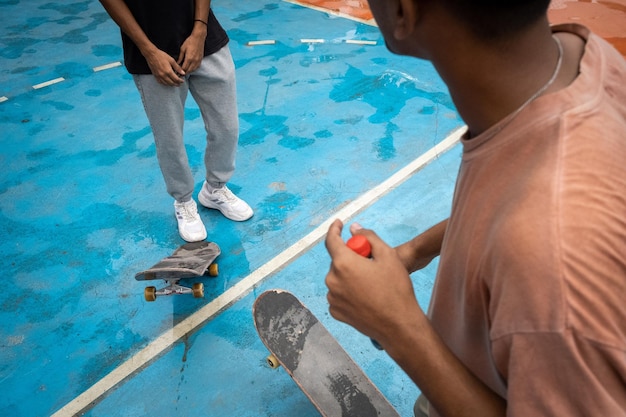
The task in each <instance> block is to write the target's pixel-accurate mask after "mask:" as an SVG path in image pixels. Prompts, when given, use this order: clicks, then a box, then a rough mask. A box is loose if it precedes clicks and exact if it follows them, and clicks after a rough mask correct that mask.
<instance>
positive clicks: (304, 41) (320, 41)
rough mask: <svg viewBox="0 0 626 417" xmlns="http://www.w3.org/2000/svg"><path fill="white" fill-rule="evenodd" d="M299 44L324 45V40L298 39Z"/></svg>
mask: <svg viewBox="0 0 626 417" xmlns="http://www.w3.org/2000/svg"><path fill="white" fill-rule="evenodd" d="M300 42H301V43H324V42H325V41H324V39H300Z"/></svg>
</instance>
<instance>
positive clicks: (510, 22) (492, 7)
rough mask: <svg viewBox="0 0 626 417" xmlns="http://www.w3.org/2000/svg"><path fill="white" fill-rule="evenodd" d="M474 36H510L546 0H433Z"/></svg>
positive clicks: (525, 24)
mask: <svg viewBox="0 0 626 417" xmlns="http://www.w3.org/2000/svg"><path fill="white" fill-rule="evenodd" d="M435 1H438V2H439V3H440V5H441V6H443V7H445V8H446V9H447V10H448V12H449V13H450V14H452V15H453V16H455V17H456V19H457V20H459V21H460V22H463V23H464V24H465V26H466V27H467V28H468V29H469V30H470V31H471V32H473V33H474V34H475V35H476V36H477V37H478V38H481V39H483V40H486V41H490V40H491V41H497V40H502V39H507V38H510V37H514V36H515V35H516V34H517V33H519V32H520V31H522V30H524V29H526V28H527V27H528V26H529V25H531V24H533V23H535V22H536V21H537V20H538V19H539V18H541V17H542V16H544V15H545V13H546V11H547V10H548V7H549V5H550V0H435Z"/></svg>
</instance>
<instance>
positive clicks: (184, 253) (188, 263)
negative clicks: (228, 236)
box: [135, 241, 221, 301]
mask: <svg viewBox="0 0 626 417" xmlns="http://www.w3.org/2000/svg"><path fill="white" fill-rule="evenodd" d="M220 253H221V250H220V248H219V246H217V245H216V244H215V243H213V242H207V241H201V242H193V243H186V244H184V245H182V246H180V247H179V248H178V249H176V250H175V251H174V253H172V254H171V255H170V256H168V257H167V258H164V259H162V260H161V261H159V262H158V263H156V264H155V265H153V266H152V267H150V268H149V269H146V270H145V271H141V272H137V273H136V274H135V279H136V280H138V281H146V280H154V279H163V280H165V281H166V282H167V283H168V286H166V287H165V288H162V289H160V290H157V289H156V287H146V289H145V291H144V296H145V299H146V301H154V300H155V299H156V297H157V296H158V295H172V294H188V293H191V294H193V295H194V297H203V296H204V286H203V284H202V283H196V284H194V285H193V288H188V287H185V286H182V285H178V281H179V280H181V279H184V278H195V277H201V276H205V275H209V276H217V274H218V268H217V264H216V263H214V261H215V258H217V257H218V256H219V255H220Z"/></svg>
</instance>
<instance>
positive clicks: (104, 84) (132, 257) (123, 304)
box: [0, 0, 461, 416]
mask: <svg viewBox="0 0 626 417" xmlns="http://www.w3.org/2000/svg"><path fill="white" fill-rule="evenodd" d="M213 7H214V10H215V12H216V15H217V16H218V18H219V19H220V21H221V22H222V24H223V26H224V27H225V28H226V29H227V31H228V33H229V35H230V37H231V43H230V48H231V52H232V54H233V57H234V59H235V63H236V66H237V76H238V93H239V97H238V102H239V113H240V123H241V138H240V148H239V154H238V162H237V166H238V168H237V172H236V174H235V176H234V178H233V179H232V182H231V184H230V186H231V189H233V190H234V191H235V192H236V193H237V194H239V195H240V196H241V197H243V198H244V199H246V200H247V201H248V202H249V203H250V205H251V206H252V207H253V208H254V209H255V216H254V217H253V218H252V219H251V220H250V221H248V222H244V223H233V222H230V221H228V220H226V219H225V218H223V217H222V216H221V215H220V214H219V213H217V212H215V211H210V210H205V209H202V210H201V216H202V217H203V220H204V221H205V224H206V226H207V229H208V231H209V238H208V239H209V240H212V241H215V242H217V243H218V244H219V245H220V247H221V248H222V255H221V256H220V258H219V264H220V276H219V277H218V278H215V279H207V280H206V281H205V298H204V299H199V300H197V299H194V298H192V297H182V296H181V297H169V298H159V299H158V300H157V301H156V302H154V303H146V302H145V301H144V299H143V289H144V287H145V285H144V283H143V282H137V281H135V280H134V278H133V276H134V274H135V272H137V271H139V270H141V269H144V268H145V267H147V266H150V265H152V264H153V263H155V262H156V261H158V260H159V259H161V258H163V257H164V256H167V255H168V254H170V253H171V252H172V251H173V250H174V249H175V248H176V247H178V246H179V245H181V244H182V243H183V241H182V240H181V239H180V238H179V236H178V233H177V231H176V221H175V218H174V216H173V207H172V200H171V198H170V197H169V196H168V195H167V194H166V192H165V187H164V184H163V181H162V179H161V176H160V172H159V169H158V165H157V162H156V159H155V147H154V143H153V140H152V136H151V132H150V129H149V126H148V122H147V120H146V118H145V115H144V113H143V109H142V107H141V105H140V100H139V96H138V94H137V92H136V90H135V87H134V84H133V83H132V80H131V78H130V76H129V75H128V74H127V73H126V71H125V69H124V68H123V67H121V66H118V67H113V68H111V69H106V70H103V71H97V72H96V71H94V70H93V68H94V67H98V66H101V65H105V64H109V63H112V62H117V61H120V60H121V59H122V50H121V46H120V40H119V31H118V29H117V27H116V26H115V24H114V23H113V22H112V21H111V20H110V19H109V18H108V16H107V15H106V13H105V12H104V10H103V9H102V7H101V5H100V3H99V2H98V1H95V0H86V1H82V2H75V3H65V2H64V3H53V2H49V1H43V0H29V1H26V0H21V1H20V0H0V15H1V16H2V18H1V19H2V22H3V25H2V28H0V97H6V98H7V99H6V101H4V102H1V103H0V127H1V131H2V134H1V135H0V145H1V149H2V151H1V152H0V164H1V166H2V170H1V171H0V233H1V234H2V236H3V237H4V238H3V239H2V240H1V241H0V253H1V254H2V259H3V261H4V262H3V264H4V268H3V272H4V276H5V282H4V285H3V291H2V294H0V323H1V326H0V349H1V350H0V392H2V393H3V395H2V396H0V415H3V416H4V415H6V416H47V415H52V414H54V413H55V412H56V411H57V410H59V409H61V408H62V407H64V406H65V405H66V404H69V403H72V402H73V401H74V400H75V399H76V398H77V397H78V396H79V395H80V394H82V393H83V392H85V391H87V390H89V389H90V387H92V386H94V384H96V383H98V382H99V381H101V379H102V378H105V377H106V376H107V375H109V373H111V372H112V371H115V370H116V369H119V368H118V367H120V366H121V365H122V364H124V363H125V362H126V361H127V360H128V359H129V358H131V357H133V355H134V354H135V353H136V352H138V351H140V350H141V349H143V348H145V347H146V346H150V344H151V343H152V342H154V341H155V340H156V339H157V338H158V337H159V336H160V335H162V334H163V333H164V332H166V331H168V330H169V329H172V327H173V326H176V325H177V324H180V323H183V322H185V320H186V319H187V318H188V317H190V316H192V315H193V314H194V313H197V312H198V311H200V310H201V309H202V308H203V307H204V306H206V305H208V304H210V303H211V302H212V300H215V299H217V298H218V297H220V296H221V295H223V294H224V293H225V292H226V291H228V290H229V289H231V288H233V286H234V285H236V284H237V283H239V282H241V281H242V280H243V279H244V278H245V277H248V276H250V275H251V274H254V273H255V271H257V270H258V269H259V268H260V267H262V266H263V265H265V264H266V263H267V262H268V261H270V260H271V259H273V258H274V257H276V256H277V255H279V254H280V253H282V252H283V251H285V250H286V249H287V248H289V247H291V246H292V245H293V244H294V243H295V242H298V241H299V240H300V239H302V238H303V237H304V236H306V235H307V234H308V233H310V232H311V231H313V230H315V229H316V228H317V227H318V226H319V225H320V224H322V223H323V222H324V221H326V220H327V219H329V218H332V217H333V215H334V213H336V212H337V211H338V210H339V209H340V208H342V207H344V206H345V205H346V204H349V203H350V202H351V201H354V200H355V199H357V198H358V197H359V196H361V195H362V194H363V193H365V192H366V191H368V190H370V189H371V188H373V187H375V186H376V185H378V184H379V183H381V182H383V181H384V180H385V179H387V178H388V177H390V176H391V175H392V174H393V173H395V172H397V171H398V170H399V169H400V168H402V167H404V166H405V165H407V164H408V163H410V162H411V161H413V160H414V159H416V158H417V157H419V156H420V155H422V154H423V153H424V152H426V151H427V150H428V149H430V148H431V147H432V146H434V145H435V144H437V143H438V142H440V141H441V140H443V139H444V138H445V137H447V136H448V135H449V134H450V133H451V132H452V131H454V130H455V129H456V128H458V127H459V126H460V125H461V121H460V120H459V118H458V116H457V114H456V112H455V109H454V107H453V105H452V103H451V101H450V98H449V96H448V94H447V91H446V89H445V87H444V85H443V84H442V83H441V81H440V80H439V78H438V77H437V76H436V74H435V72H434V70H433V69H432V67H431V66H430V65H429V64H428V63H425V62H421V61H417V60H414V59H408V58H404V57H397V56H393V55H391V54H390V53H389V52H388V51H387V50H386V49H385V47H384V42H383V40H382V38H381V36H380V34H379V32H378V30H377V29H376V28H375V27H371V26H367V25H363V24H359V23H356V22H353V21H350V20H347V19H344V18H338V17H334V16H331V15H328V14H325V13H321V12H319V11H314V10H310V9H306V8H302V7H299V6H295V5H292V4H290V3H286V2H282V1H273V2H272V1H259V0H241V1H237V2H214V4H213ZM302 38H314V39H324V40H325V43H323V44H303V43H301V42H300V39H302ZM254 40H275V41H276V43H275V44H273V45H261V46H247V43H248V42H249V41H254ZM345 40H374V41H376V42H377V45H358V44H350V43H346V42H345ZM59 77H63V78H64V81H61V82H58V83H56V84H53V85H50V86H48V87H44V88H41V89H37V90H34V89H33V88H32V86H33V85H36V84H39V83H42V82H45V81H49V80H53V79H57V78H59ZM186 121H187V125H186V137H187V150H188V153H189V157H190V161H191V164H192V166H193V167H195V171H194V174H195V177H196V180H197V187H198V189H199V187H200V186H201V182H202V180H203V168H202V165H201V164H202V152H203V149H204V146H203V142H204V138H203V128H202V121H201V118H200V116H199V111H198V109H197V107H196V105H195V103H194V102H193V100H192V99H191V98H190V99H189V101H188V103H187V108H186ZM458 163H459V149H458V147H456V148H453V150H451V151H449V152H447V153H445V154H442V155H440V156H439V157H438V158H437V159H435V160H434V161H433V162H432V163H431V164H429V165H428V166H427V167H426V168H424V169H423V170H421V171H419V172H418V173H416V174H415V175H414V176H413V177H411V178H410V179H409V180H408V181H407V182H406V183H404V184H403V185H401V186H400V187H398V189H396V190H392V191H391V192H390V193H389V194H387V195H385V196H384V197H383V198H382V199H381V200H380V201H378V202H376V203H375V204H374V205H373V206H371V207H370V208H367V209H366V210H365V211H363V212H362V213H361V214H359V215H358V216H357V220H358V221H359V222H361V223H362V224H364V225H365V226H367V227H374V228H375V229H376V230H377V231H378V232H379V234H380V235H381V236H383V237H384V238H385V239H386V240H387V241H388V242H389V243H391V244H399V243H401V242H403V241H404V240H407V239H409V238H410V237H412V236H413V235H415V234H416V233H418V232H420V231H422V230H424V229H426V228H427V227H428V226H430V225H432V224H434V223H435V222H437V221H439V220H441V219H443V218H445V216H446V215H447V212H448V210H449V203H450V199H451V192H452V187H453V185H454V179H455V176H456V169H457V167H458ZM346 238H347V236H346ZM328 265H329V259H328V255H327V254H326V252H325V250H324V247H323V244H321V243H320V244H317V245H314V246H313V247H312V248H311V249H310V250H307V251H305V252H304V253H303V254H302V255H301V256H300V257H298V258H297V259H296V260H295V261H294V262H293V263H290V264H289V265H287V266H286V267H285V268H282V269H280V270H277V271H272V272H271V273H270V275H269V276H268V277H267V278H265V279H264V280H262V282H261V283H260V285H259V286H258V287H257V288H251V289H250V292H246V293H243V294H242V297H243V298H240V299H237V300H235V302H234V303H232V304H230V305H227V306H225V308H224V309H222V311H221V312H220V314H218V315H216V316H215V317H211V318H210V319H209V320H208V321H207V322H206V323H202V324H201V325H200V326H199V327H198V328H196V329H194V331H193V332H191V334H189V335H187V336H185V337H184V338H182V339H181V340H180V341H179V342H176V343H175V344H174V345H173V346H172V348H171V349H166V350H165V351H164V352H163V354H160V355H158V356H157V357H155V358H154V360H152V361H150V362H149V364H148V365H147V366H146V367H143V368H142V369H140V370H139V371H138V372H136V373H133V374H132V375H130V376H129V378H126V379H124V381H123V382H122V383H121V384H119V385H118V386H116V387H114V388H113V389H111V390H107V392H106V393H105V395H103V396H102V397H98V398H96V399H95V401H94V404H93V405H92V406H89V407H87V408H86V409H85V413H86V415H90V416H118V415H119V416H143V415H154V416H207V415H210V416H226V415H228V416H292V415H296V414H298V415H301V416H308V415H311V416H313V415H316V411H315V409H314V408H313V407H312V406H311V405H310V403H309V402H308V400H307V399H306V397H304V395H303V394H301V392H300V391H299V389H298V388H297V386H296V385H295V384H294V383H293V382H292V381H291V379H290V378H289V377H288V376H287V375H286V373H285V372H284V371H283V370H276V371H273V370H270V369H268V368H267V366H266V365H265V363H264V359H265V356H266V351H265V348H264V347H263V345H262V343H261V342H260V341H259V340H258V337H257V335H256V332H255V330H254V326H253V323H252V316H251V312H250V310H251V305H252V303H253V301H254V298H255V296H256V295H258V294H259V293H260V292H261V291H263V290H264V289H269V288H285V289H289V290H291V291H292V292H294V293H295V294H296V295H298V296H299V297H300V298H301V299H302V300H303V301H304V302H305V303H306V304H307V305H309V307H311V309H312V310H313V311H314V312H315V313H316V314H317V315H318V316H319V318H320V319H321V321H322V322H323V323H324V324H325V325H326V326H327V327H328V328H329V329H330V330H331V332H333V334H335V335H336V336H337V338H338V339H339V341H340V342H341V343H342V345H344V346H345V348H346V350H348V352H349V353H350V354H351V355H352V356H353V357H354V358H355V359H356V360H357V362H358V363H359V364H360V365H361V366H362V367H363V368H364V369H365V371H366V372H367V373H368V375H369V376H370V377H371V378H372V380H373V381H374V382H375V383H376V384H377V385H378V386H379V388H380V389H381V391H382V392H383V393H384V394H385V395H386V396H387V397H388V398H389V399H390V401H391V402H392V404H394V406H396V407H397V409H398V411H399V412H400V413H401V414H402V415H407V416H409V415H411V408H412V404H413V401H414V400H415V397H416V395H417V393H418V391H417V389H416V388H415V387H414V385H413V384H412V383H411V382H410V381H409V380H408V379H407V378H406V376H405V375H404V373H403V372H402V371H401V370H399V369H398V368H397V367H396V366H395V365H394V364H393V363H392V362H391V361H390V360H389V358H388V357H387V356H386V355H385V354H384V353H381V352H378V351H376V350H375V349H373V348H372V347H371V345H370V343H369V341H368V340H367V338H365V337H363V336H362V335H360V334H358V333H357V332H356V331H354V330H352V329H351V328H349V327H347V326H345V325H343V324H341V323H338V322H336V321H334V320H333V319H332V318H331V317H330V316H329V315H328V311H327V305H326V304H325V303H326V299H325V296H326V292H325V287H324V283H323V280H324V275H325V273H326V271H327V269H328ZM435 267H436V265H432V266H430V267H429V268H428V269H426V270H425V271H421V272H419V273H416V274H415V285H416V292H417V293H418V296H419V299H420V302H421V303H422V305H423V306H424V307H426V305H427V303H428V297H429V293H430V288H431V286H432V279H433V277H434V271H435Z"/></svg>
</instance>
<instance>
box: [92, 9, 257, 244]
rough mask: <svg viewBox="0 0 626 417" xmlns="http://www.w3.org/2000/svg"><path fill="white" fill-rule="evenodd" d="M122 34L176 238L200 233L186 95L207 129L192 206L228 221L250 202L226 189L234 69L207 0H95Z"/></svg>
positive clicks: (246, 214)
mask: <svg viewBox="0 0 626 417" xmlns="http://www.w3.org/2000/svg"><path fill="white" fill-rule="evenodd" d="M100 2H101V3H102V5H103V6H104V8H105V9H106V10H107V12H108V13H109V15H110V16H111V17H112V19H113V20H114V21H115V22H116V23H117V24H118V26H119V27H120V29H121V32H122V44H123V48H124V63H125V65H126V68H127V70H128V71H129V72H130V73H131V74H132V75H133V79H134V81H135V84H136V86H137V89H138V90H139V94H140V95H141V100H142V102H143V106H144V109H145V111H146V115H147V116H148V120H149V121H150V126H151V128H152V133H153V135H154V141H155V144H156V148H157V158H158V160H159V166H160V167H161V172H162V173H163V177H164V179H165V184H166V186H167V192H168V193H169V194H170V195H171V196H172V197H173V198H174V200H175V201H174V210H175V213H176V219H177V221H178V232H179V234H180V236H181V237H182V238H183V239H184V240H186V241H188V242H195V241H200V240H204V239H206V237H207V232H206V228H205V227H204V224H203V223H202V219H201V218H200V215H199V214H198V209H197V205H196V202H195V201H194V199H193V197H192V194H193V189H194V179H193V176H192V173H191V169H190V167H189V161H188V158H187V153H186V151H185V144H184V140H183V123H184V120H185V115H184V110H185V100H186V98H187V93H188V92H191V95H192V96H193V98H194V99H195V101H196V103H197V104H198V107H199V108H200V112H201V114H202V119H203V121H204V126H205V129H206V132H207V136H206V141H207V143H206V149H205V155H204V163H205V168H206V176H205V182H204V184H203V186H202V190H201V191H200V193H199V195H198V200H199V201H200V203H201V204H202V205H203V206H205V207H207V208H212V209H217V210H219V211H221V212H222V214H223V215H224V216H226V217H227V218H229V219H231V220H235V221H244V220H247V219H249V218H250V217H252V215H253V212H252V209H251V208H250V206H248V204H246V203H245V202H244V201H243V200H241V199H240V198H238V197H236V196H235V195H234V194H233V193H232V192H231V191H230V190H229V189H228V187H227V186H226V182H228V180H229V179H230V178H231V176H232V175H233V172H234V170H235V156H236V150H237V141H238V137H239V119H238V113H237V102H236V85H235V67H234V63H233V59H232V56H231V54H230V50H229V48H228V40H229V39H228V35H227V34H226V32H225V31H224V29H223V28H222V26H221V25H220V24H219V22H218V21H217V19H216V17H215V15H214V14H213V11H212V10H211V8H210V6H211V1H210V0H151V1H144V0H100Z"/></svg>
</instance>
